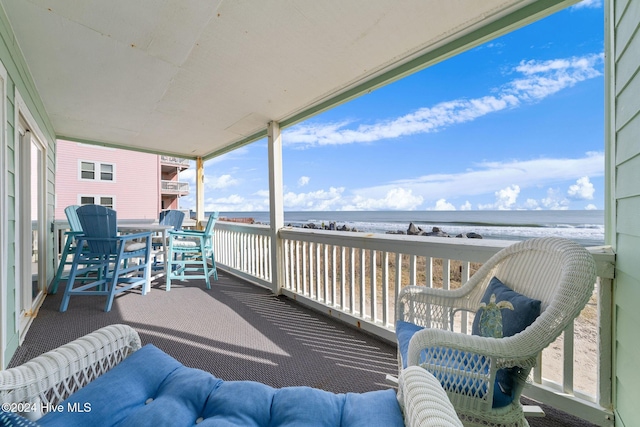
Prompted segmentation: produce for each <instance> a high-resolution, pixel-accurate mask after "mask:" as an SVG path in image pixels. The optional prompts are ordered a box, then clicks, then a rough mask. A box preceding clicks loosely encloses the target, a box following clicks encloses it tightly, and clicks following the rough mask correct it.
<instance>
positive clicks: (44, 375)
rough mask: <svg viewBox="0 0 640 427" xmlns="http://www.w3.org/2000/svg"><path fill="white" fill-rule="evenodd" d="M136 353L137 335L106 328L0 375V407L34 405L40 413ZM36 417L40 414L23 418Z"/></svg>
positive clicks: (115, 327) (129, 330) (122, 327)
mask: <svg viewBox="0 0 640 427" xmlns="http://www.w3.org/2000/svg"><path fill="white" fill-rule="evenodd" d="M138 349H140V337H139V336H138V333H137V332H136V331H135V330H134V329H133V328H131V327H130V326H127V325H110V326H105V327H104V328H101V329H98V330H97V331H94V332H92V333H90V334H87V335H85V336H84V337H81V338H78V339H77V340H75V341H72V342H70V343H68V344H65V345H63V346H61V347H58V348H56V349H54V350H51V351H49V352H47V353H44V354H42V355H40V356H38V357H36V358H34V359H32V360H30V361H28V362H26V363H25V364H23V365H20V366H17V367H15V368H11V369H6V370H4V371H0V403H35V404H37V405H36V406H37V407H39V408H43V409H44V411H43V412H47V411H46V408H50V407H54V406H57V405H58V404H59V403H60V402H62V401H63V400H64V399H66V398H67V397H69V396H70V395H71V394H72V393H73V392H75V391H77V390H79V389H81V388H82V387H84V386H85V385H87V384H89V383H90V382H91V381H93V380H94V379H96V378H97V377H99V376H100V375H102V374H104V373H105V372H107V371H108V370H110V369H111V368H113V367H114V366H115V365H117V364H118V363H120V362H121V361H122V360H124V359H125V358H126V357H127V356H129V355H130V354H131V353H133V352H134V351H136V350H138ZM26 415H35V416H36V417H38V416H39V415H41V414H38V413H36V414H26Z"/></svg>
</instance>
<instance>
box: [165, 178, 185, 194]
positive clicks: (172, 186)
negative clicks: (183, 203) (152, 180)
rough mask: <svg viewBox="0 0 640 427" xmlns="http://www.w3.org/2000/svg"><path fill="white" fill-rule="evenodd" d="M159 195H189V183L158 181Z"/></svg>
mask: <svg viewBox="0 0 640 427" xmlns="http://www.w3.org/2000/svg"><path fill="white" fill-rule="evenodd" d="M160 184H161V186H160V193H162V194H173V195H177V196H186V195H188V194H189V183H188V182H180V181H166V180H162V181H160Z"/></svg>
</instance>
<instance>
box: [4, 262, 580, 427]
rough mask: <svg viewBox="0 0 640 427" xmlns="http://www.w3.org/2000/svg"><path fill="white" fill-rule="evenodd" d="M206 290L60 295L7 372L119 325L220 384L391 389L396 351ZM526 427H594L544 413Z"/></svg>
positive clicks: (311, 316)
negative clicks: (109, 302) (64, 306)
mask: <svg viewBox="0 0 640 427" xmlns="http://www.w3.org/2000/svg"><path fill="white" fill-rule="evenodd" d="M219 276H220V278H219V280H218V281H217V282H213V283H212V289H211V290H207V289H205V286H204V282H203V281H201V280H193V281H189V282H178V281H175V282H172V284H171V291H170V292H166V291H165V290H164V282H163V281H162V279H161V280H159V281H157V282H154V283H153V285H152V290H151V292H150V293H149V294H147V295H145V296H142V295H140V292H139V291H131V292H129V293H125V294H122V295H120V296H118V297H117V298H116V301H115V302H114V305H113V309H112V310H111V311H110V312H109V313H105V312H104V311H103V309H104V303H105V298H104V297H94V296H84V297H77V296H76V297H72V299H71V301H70V303H69V308H68V310H67V312H66V313H60V312H59V311H58V308H59V305H60V300H61V297H62V293H63V292H64V287H63V286H61V287H60V289H59V290H58V294H57V295H49V296H48V297H47V298H46V300H45V302H44V304H43V306H42V308H41V309H40V312H39V313H38V316H37V317H36V318H35V319H34V322H33V324H32V326H31V328H30V329H29V332H28V333H27V336H26V338H25V341H24V343H23V345H22V346H21V347H20V348H19V349H18V351H17V352H16V354H15V355H14V357H13V359H12V361H11V363H10V366H16V365H19V364H22V363H24V362H26V361H27V360H29V359H31V358H33V357H35V356H37V355H39V354H42V353H44V352H46V351H49V350H51V349H53V348H56V347H59V346H60V345H63V344H65V343H67V342H69V341H72V340H74V339H76V338H78V337H80V336H82V335H85V334H87V333H89V332H91V331H94V330H96V329H98V328H100V327H102V326H106V325H110V324H114V323H125V324H128V325H130V326H132V327H133V328H134V329H136V330H137V331H138V333H139V334H140V337H141V339H142V343H143V344H147V343H152V344H154V345H155V346H157V347H159V348H160V349H162V350H164V351H165V352H167V353H168V354H170V355H171V356H173V357H175V358H176V359H178V360H179V361H180V362H182V363H183V364H185V365H187V366H190V367H194V368H199V369H203V370H205V371H208V372H211V373H212V374H213V375H215V376H217V377H218V378H222V379H224V380H252V381H259V382H262V383H265V384H268V385H270V386H273V387H284V386H294V385H306V386H310V387H316V388H321V389H324V390H328V391H332V392H336V393H346V392H366V391H371V390H379V389H385V388H390V387H391V385H390V384H389V383H387V382H386V381H385V376H386V374H392V375H395V374H396V373H397V362H396V349H395V346H393V345H390V344H388V343H386V342H383V341H380V340H378V339H376V338H375V337H372V336H370V335H368V334H365V333H362V332H361V331H359V330H357V329H355V328H352V327H349V326H345V325H344V324H342V323H340V322H338V321H336V320H333V319H331V318H328V317H326V316H323V315H320V314H318V313H317V312H315V311H312V310H310V309H307V308H305V307H303V306H301V305H299V304H297V303H296V302H295V301H292V300H289V299H288V298H285V297H276V296H274V295H272V294H271V293H270V292H269V291H268V290H266V289H263V288H260V287H257V286H254V285H252V284H249V283H246V282H244V281H242V280H238V279H236V278H234V277H233V276H230V275H227V274H225V273H223V272H221V273H220V274H219ZM544 409H545V412H546V413H547V416H546V417H545V418H537V419H536V418H532V419H530V420H529V422H530V424H531V426H532V427H541V426H549V427H556V426H557V427H560V426H578V427H591V424H589V423H586V422H583V421H581V420H579V419H577V418H574V417H571V416H569V415H567V414H564V413H562V412H559V411H554V410H553V409H550V408H544Z"/></svg>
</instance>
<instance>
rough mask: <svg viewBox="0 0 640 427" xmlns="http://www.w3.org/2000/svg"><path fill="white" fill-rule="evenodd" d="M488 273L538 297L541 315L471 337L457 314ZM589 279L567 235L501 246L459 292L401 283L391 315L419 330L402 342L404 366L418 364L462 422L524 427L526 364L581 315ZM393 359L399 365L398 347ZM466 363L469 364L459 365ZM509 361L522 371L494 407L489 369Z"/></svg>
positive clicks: (592, 271)
mask: <svg viewBox="0 0 640 427" xmlns="http://www.w3.org/2000/svg"><path fill="white" fill-rule="evenodd" d="M494 276H495V277H497V278H498V279H500V280H501V281H502V282H503V283H504V284H506V285H507V286H509V287H510V288H511V289H513V290H515V291H516V292H519V293H521V294H524V295H526V296H528V297H530V298H535V299H538V300H540V301H541V302H542V304H541V309H540V310H541V314H540V316H539V317H538V318H537V319H536V320H535V321H534V322H533V323H532V324H531V325H530V326H529V327H527V328H526V329H524V330H523V331H522V332H520V333H517V334H515V335H513V336H510V337H505V338H486V337H481V336H476V335H471V334H470V331H469V329H470V328H469V325H470V320H471V319H472V318H473V315H469V318H468V319H466V321H465V320H464V319H465V315H463V314H462V313H468V312H473V313H475V312H476V311H477V310H478V308H479V307H480V300H481V298H482V297H483V295H484V293H485V290H486V288H487V286H488V284H489V282H490V280H491V279H492V278H493V277H494ZM595 281H596V267H595V262H594V260H593V257H592V256H591V254H590V253H589V252H588V251H587V250H586V249H585V248H583V247H582V246H579V245H578V244H576V243H574V242H571V241H569V240H566V239H559V238H541V239H531V240H528V241H524V242H518V243H515V244H513V245H511V246H509V247H507V248H505V249H503V250H501V251H500V252H498V253H497V254H496V255H494V256H493V257H492V258H491V259H489V260H488V261H487V262H486V263H484V264H483V265H482V267H481V268H480V269H479V270H478V271H477V272H476V273H475V274H474V275H473V276H472V277H471V278H470V279H469V281H468V282H467V283H466V284H464V285H463V286H462V287H460V288H458V289H455V290H442V289H433V288H426V287H423V286H409V287H406V288H404V289H402V290H401V292H400V294H399V297H398V302H397V305H396V320H401V321H405V322H410V323H413V324H416V325H418V326H422V327H424V329H422V330H419V331H418V332H416V333H415V334H414V335H413V336H412V337H411V339H410V341H409V348H408V352H407V361H406V362H407V363H406V365H407V366H413V365H420V366H423V367H425V368H426V369H428V370H429V371H430V372H432V373H433V374H434V375H435V377H437V378H439V379H440V381H441V382H442V385H443V387H444V389H445V390H446V391H447V394H448V396H449V399H450V400H451V402H452V404H453V406H454V407H455V409H456V412H457V413H458V416H459V417H460V419H461V420H462V422H463V424H464V425H465V426H501V427H502V426H515V427H520V426H528V425H529V424H528V423H527V421H526V419H525V418H524V413H523V408H522V405H521V404H520V395H521V393H522V389H523V387H524V385H525V384H526V379H527V377H528V375H529V373H530V371H531V368H532V367H534V366H535V364H536V360H537V356H538V354H539V353H540V352H541V351H542V350H543V349H544V348H545V347H547V346H548V345H549V344H550V343H551V342H553V341H554V340H555V339H556V338H557V337H558V336H559V335H560V334H561V333H562V332H563V330H564V329H565V328H566V327H567V326H568V325H569V324H571V322H572V321H573V320H574V319H575V318H576V317H577V316H578V315H579V314H580V312H581V311H582V309H583V308H584V306H585V305H586V303H587V302H588V301H589V298H590V297H591V296H592V294H593V288H594V284H595ZM450 349H454V350H453V351H452V350H450ZM452 354H454V355H455V356H454V357H457V358H458V359H457V360H456V361H455V363H452V364H448V365H447V364H446V363H444V364H443V362H442V359H443V358H446V357H450V356H451V355H452ZM437 358H440V360H439V361H437V362H434V361H436V360H437ZM398 359H399V365H400V368H402V366H403V360H402V355H401V353H400V352H399V353H398ZM467 362H468V363H470V364H471V365H473V368H469V366H466V367H464V368H459V367H460V366H463V365H464V364H465V363H467ZM514 366H517V367H520V368H522V369H521V371H520V373H519V375H517V378H516V379H515V384H514V399H513V402H512V403H511V404H509V405H507V406H505V407H502V408H497V409H496V408H493V407H492V406H493V405H492V400H493V392H494V390H493V389H494V383H495V378H496V371H497V369H500V368H508V367H514ZM461 384H462V386H461ZM468 384H473V386H471V387H470V386H468ZM465 385H466V386H465Z"/></svg>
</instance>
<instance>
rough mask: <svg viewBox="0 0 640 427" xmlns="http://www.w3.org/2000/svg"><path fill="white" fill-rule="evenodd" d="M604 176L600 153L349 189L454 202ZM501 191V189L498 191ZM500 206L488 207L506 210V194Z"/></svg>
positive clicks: (483, 165)
mask: <svg viewBox="0 0 640 427" xmlns="http://www.w3.org/2000/svg"><path fill="white" fill-rule="evenodd" d="M603 174H604V154H603V153H587V154H586V155H585V156H583V157H580V158H573V159H568V158H563V159H550V158H538V159H533V160H520V161H518V160H511V161H507V162H485V163H480V164H478V165H476V169H474V170H467V171H464V172H460V173H452V174H431V175H424V176H420V177H417V178H411V179H404V180H397V181H393V182H390V183H388V184H384V185H378V186H373V187H365V188H359V189H355V190H353V193H354V194H355V195H357V196H360V197H361V198H363V199H381V198H384V197H385V196H386V195H387V193H388V192H389V191H390V190H392V189H394V188H403V189H404V190H405V191H411V193H412V195H413V196H414V197H422V198H423V199H424V201H427V202H429V201H433V202H434V203H435V201H436V200H438V199H455V198H465V197H469V196H477V195H483V194H492V193H495V192H496V189H505V188H509V187H510V186H511V185H512V184H517V186H518V188H519V189H520V190H523V189H526V188H535V187H545V186H548V185H554V184H555V183H557V182H561V181H568V180H577V179H579V178H581V177H584V176H585V175H588V176H592V177H595V176H602V175H603ZM502 191H503V192H504V190H502ZM503 195H504V196H505V198H504V199H502V200H503V201H502V203H500V204H498V203H496V204H492V205H494V206H495V207H494V209H498V208H499V206H502V207H503V208H507V205H505V203H507V202H508V201H509V198H508V197H507V194H506V193H503Z"/></svg>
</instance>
